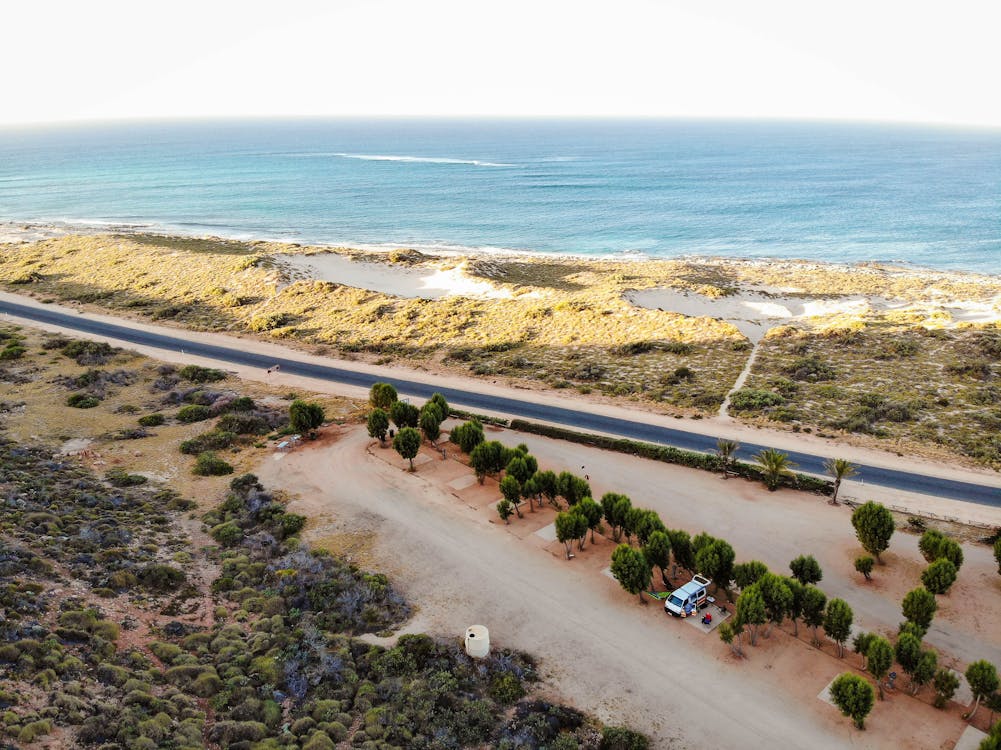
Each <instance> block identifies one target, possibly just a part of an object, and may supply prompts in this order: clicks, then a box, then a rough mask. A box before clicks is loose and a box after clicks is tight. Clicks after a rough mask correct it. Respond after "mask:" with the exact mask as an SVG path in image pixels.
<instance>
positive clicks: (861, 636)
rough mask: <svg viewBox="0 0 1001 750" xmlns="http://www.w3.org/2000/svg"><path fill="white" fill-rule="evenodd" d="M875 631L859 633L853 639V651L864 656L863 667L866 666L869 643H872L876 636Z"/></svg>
mask: <svg viewBox="0 0 1001 750" xmlns="http://www.w3.org/2000/svg"><path fill="white" fill-rule="evenodd" d="M875 637H876V635H875V633H864V632H863V633H857V634H856V635H855V637H854V638H853V639H852V651H854V652H855V653H856V654H858V655H859V656H860V657H862V669H865V668H866V659H867V658H868V652H869V644H870V643H872V639H873V638H875Z"/></svg>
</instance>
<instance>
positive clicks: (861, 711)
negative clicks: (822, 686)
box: [831, 672, 876, 729]
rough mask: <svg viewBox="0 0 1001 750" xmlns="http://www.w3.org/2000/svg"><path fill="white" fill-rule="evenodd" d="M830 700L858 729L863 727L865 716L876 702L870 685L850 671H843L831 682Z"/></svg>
mask: <svg viewBox="0 0 1001 750" xmlns="http://www.w3.org/2000/svg"><path fill="white" fill-rule="evenodd" d="M831 700H832V701H834V705H835V706H837V707H838V710H839V711H841V713H842V714H844V715H845V716H848V717H850V718H851V719H852V721H854V722H855V726H856V727H857V728H859V729H865V717H866V716H868V715H869V712H870V711H872V707H873V705H874V704H875V702H876V696H875V695H873V689H872V685H870V684H869V682H868V681H867V680H865V679H863V678H862V677H859V676H858V675H857V674H853V673H852V672H845V673H844V674H842V675H839V676H838V677H835V678H834V682H832V683H831Z"/></svg>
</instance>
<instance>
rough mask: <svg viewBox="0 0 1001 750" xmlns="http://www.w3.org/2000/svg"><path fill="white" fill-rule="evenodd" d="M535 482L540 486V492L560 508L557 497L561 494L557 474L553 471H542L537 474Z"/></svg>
mask: <svg viewBox="0 0 1001 750" xmlns="http://www.w3.org/2000/svg"><path fill="white" fill-rule="evenodd" d="M535 483H536V485H538V487H539V493H540V494H542V495H544V496H545V498H546V500H548V501H549V504H550V505H552V506H553V507H554V508H559V504H558V503H557V502H556V498H557V496H558V495H559V494H560V493H559V489H558V487H557V484H558V482H557V477H556V474H555V473H553V472H551V471H540V472H538V473H537V474H536V475H535Z"/></svg>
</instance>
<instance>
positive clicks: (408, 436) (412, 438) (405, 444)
mask: <svg viewBox="0 0 1001 750" xmlns="http://www.w3.org/2000/svg"><path fill="white" fill-rule="evenodd" d="M393 448H394V449H395V450H396V452H397V453H399V454H400V456H401V457H402V458H405V459H407V460H408V461H410V471H413V470H414V456H416V455H417V452H418V451H419V450H420V449H421V434H420V433H419V432H418V431H417V430H415V429H414V428H413V427H404V428H403V429H402V430H400V431H399V432H398V433H396V437H394V438H393Z"/></svg>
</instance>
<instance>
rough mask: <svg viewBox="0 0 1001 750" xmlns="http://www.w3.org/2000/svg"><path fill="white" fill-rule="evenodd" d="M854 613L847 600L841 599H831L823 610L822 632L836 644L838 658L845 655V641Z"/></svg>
mask: <svg viewBox="0 0 1001 750" xmlns="http://www.w3.org/2000/svg"><path fill="white" fill-rule="evenodd" d="M854 617H855V614H854V613H853V612H852V608H851V607H849V606H848V602H846V601H844V600H843V599H831V601H829V602H828V603H827V609H826V610H825V611H824V632H825V633H826V634H827V637H828V638H830V639H831V640H832V641H834V642H835V643H837V644H838V658H839V659H842V658H844V656H845V641H847V640H848V636H849V635H851V632H852V620H853V619H854Z"/></svg>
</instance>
